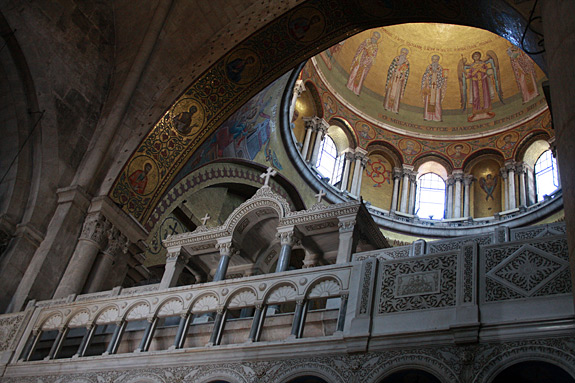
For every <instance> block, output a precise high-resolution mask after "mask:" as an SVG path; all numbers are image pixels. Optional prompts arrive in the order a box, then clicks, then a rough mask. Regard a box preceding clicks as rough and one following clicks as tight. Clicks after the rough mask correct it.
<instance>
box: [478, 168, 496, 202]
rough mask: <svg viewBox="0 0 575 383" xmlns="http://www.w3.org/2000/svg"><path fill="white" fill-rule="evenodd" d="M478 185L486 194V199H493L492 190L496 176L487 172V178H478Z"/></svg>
mask: <svg viewBox="0 0 575 383" xmlns="http://www.w3.org/2000/svg"><path fill="white" fill-rule="evenodd" d="M479 186H481V189H483V191H484V192H485V194H487V196H486V197H485V200H486V201H489V197H491V199H492V200H494V198H493V192H494V191H495V186H497V176H495V177H493V176H492V175H491V174H488V175H487V178H485V177H481V178H479Z"/></svg>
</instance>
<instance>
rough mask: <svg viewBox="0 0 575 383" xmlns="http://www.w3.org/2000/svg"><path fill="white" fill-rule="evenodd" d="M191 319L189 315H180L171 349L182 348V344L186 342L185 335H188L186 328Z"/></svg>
mask: <svg viewBox="0 0 575 383" xmlns="http://www.w3.org/2000/svg"><path fill="white" fill-rule="evenodd" d="M191 318H192V316H191V315H190V313H185V314H181V315H180V323H179V324H178V332H177V333H176V338H175V339H174V345H173V346H172V347H171V348H175V349H180V348H182V347H184V343H185V342H186V334H187V333H188V326H189V325H190V319H191Z"/></svg>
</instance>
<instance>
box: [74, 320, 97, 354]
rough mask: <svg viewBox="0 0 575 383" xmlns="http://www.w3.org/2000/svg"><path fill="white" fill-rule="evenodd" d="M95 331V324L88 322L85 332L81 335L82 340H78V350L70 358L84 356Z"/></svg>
mask: <svg viewBox="0 0 575 383" xmlns="http://www.w3.org/2000/svg"><path fill="white" fill-rule="evenodd" d="M95 331H96V325H95V324H93V323H90V324H89V325H88V326H86V333H85V334H84V336H83V337H82V341H81V342H80V346H79V347H78V351H76V353H75V354H74V356H72V358H78V357H82V356H84V354H86V350H87V349H88V347H89V346H90V342H92V338H93V337H94V332H95Z"/></svg>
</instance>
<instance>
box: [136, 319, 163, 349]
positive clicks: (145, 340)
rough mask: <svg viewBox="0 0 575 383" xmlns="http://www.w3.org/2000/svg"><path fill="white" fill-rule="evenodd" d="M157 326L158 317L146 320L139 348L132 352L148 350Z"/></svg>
mask: <svg viewBox="0 0 575 383" xmlns="http://www.w3.org/2000/svg"><path fill="white" fill-rule="evenodd" d="M157 324H158V317H151V318H148V325H147V326H146V329H145V330H144V335H143V336H142V340H141V341H140V346H139V347H138V348H137V349H136V350H134V352H145V351H148V350H149V349H150V344H151V343H152V339H153V338H154V331H155V330H156V326H157Z"/></svg>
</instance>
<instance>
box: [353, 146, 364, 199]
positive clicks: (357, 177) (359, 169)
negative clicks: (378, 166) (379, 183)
mask: <svg viewBox="0 0 575 383" xmlns="http://www.w3.org/2000/svg"><path fill="white" fill-rule="evenodd" d="M354 159H355V167H354V168H353V177H352V181H351V189H350V193H351V194H352V195H355V196H358V197H359V193H360V191H361V177H362V175H363V170H364V169H365V165H366V164H367V152H366V151H365V150H364V149H362V148H359V147H358V148H356V149H355V153H354Z"/></svg>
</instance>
